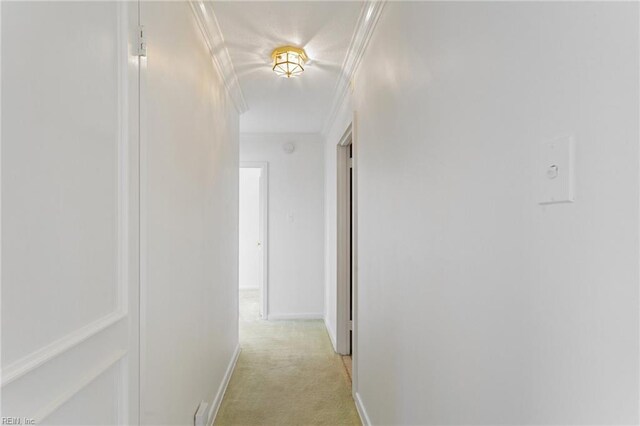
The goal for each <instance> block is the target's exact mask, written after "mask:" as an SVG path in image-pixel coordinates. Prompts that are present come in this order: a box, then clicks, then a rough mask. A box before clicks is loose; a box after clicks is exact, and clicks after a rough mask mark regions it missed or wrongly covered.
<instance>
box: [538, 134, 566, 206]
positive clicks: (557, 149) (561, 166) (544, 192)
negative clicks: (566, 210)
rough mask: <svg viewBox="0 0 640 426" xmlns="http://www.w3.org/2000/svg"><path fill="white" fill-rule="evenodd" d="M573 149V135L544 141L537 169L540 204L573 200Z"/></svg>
mask: <svg viewBox="0 0 640 426" xmlns="http://www.w3.org/2000/svg"><path fill="white" fill-rule="evenodd" d="M573 149H574V141H573V136H561V137H558V138H555V139H552V140H550V141H545V142H544V143H542V145H541V147H540V155H539V160H538V170H537V175H538V181H539V187H540V197H539V203H540V204H555V203H572V202H573V200H574V198H573V192H574V176H573Z"/></svg>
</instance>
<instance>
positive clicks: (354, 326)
mask: <svg viewBox="0 0 640 426" xmlns="http://www.w3.org/2000/svg"><path fill="white" fill-rule="evenodd" d="M357 118H358V117H357V115H356V113H355V111H354V113H353V117H352V119H351V126H350V131H351V154H352V160H353V162H352V169H353V173H352V179H353V182H352V192H351V198H352V202H351V214H352V219H351V224H352V226H353V230H352V232H351V235H352V237H351V238H352V241H353V242H352V246H351V262H352V264H353V268H352V275H351V281H352V283H353V285H352V290H351V299H352V306H351V315H352V317H353V319H352V322H351V360H352V363H353V365H352V372H351V388H352V389H353V391H354V392H357V391H358V364H359V359H360V349H359V346H358V331H359V324H360V323H359V319H358V318H359V316H358V297H359V295H358V289H359V287H360V284H359V273H358V186H359V183H358V158H359V148H358V146H359V144H358V120H357Z"/></svg>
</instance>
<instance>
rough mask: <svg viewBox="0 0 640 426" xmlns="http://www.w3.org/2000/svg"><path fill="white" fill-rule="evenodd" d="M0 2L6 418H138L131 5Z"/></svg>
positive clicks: (129, 421) (42, 420)
mask: <svg viewBox="0 0 640 426" xmlns="http://www.w3.org/2000/svg"><path fill="white" fill-rule="evenodd" d="M1 7H2V10H1V15H2V27H1V28H2V30H1V31H2V32H1V34H2V78H1V84H2V416H4V417H18V418H21V421H22V422H23V424H25V423H27V422H30V421H31V419H33V420H34V421H35V422H36V423H37V424H65V425H71V424H84V425H87V424H135V423H137V422H138V402H137V401H138V381H137V377H138V362H139V356H138V347H137V341H138V336H137V330H138V298H137V295H138V264H139V261H138V254H137V253H138V237H137V236H138V228H137V226H138V225H137V223H138V181H137V176H138V168H137V164H138V157H137V156H138V94H139V91H138V58H137V56H135V55H134V52H133V49H134V47H135V40H136V31H137V25H138V14H137V7H138V5H137V3H124V2H115V1H113V2H2V4H1Z"/></svg>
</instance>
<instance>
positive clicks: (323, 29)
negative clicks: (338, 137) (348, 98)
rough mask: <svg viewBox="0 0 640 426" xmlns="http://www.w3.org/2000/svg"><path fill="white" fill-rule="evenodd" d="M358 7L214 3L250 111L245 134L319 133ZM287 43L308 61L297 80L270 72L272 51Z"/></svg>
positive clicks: (342, 4)
mask: <svg viewBox="0 0 640 426" xmlns="http://www.w3.org/2000/svg"><path fill="white" fill-rule="evenodd" d="M362 4H363V3H362V2H333V1H322V2H305V1H300V2H271V1H260V2H215V3H213V8H214V11H215V14H216V17H217V19H218V24H219V26H220V29H221V31H222V35H223V37H224V40H225V45H226V47H227V50H228V51H229V54H230V56H231V60H232V62H233V65H234V67H235V70H236V74H237V75H238V79H239V81H240V86H241V88H242V92H243V93H244V97H245V99H246V102H247V105H248V106H249V110H248V111H247V112H245V113H244V114H243V115H242V116H241V117H240V131H241V132H246V133H254V132H268V133H286V132H295V133H314V132H320V131H321V130H322V126H323V124H324V121H325V119H326V117H327V115H328V114H329V110H330V108H331V103H332V100H333V94H334V88H335V86H336V83H337V81H338V78H339V77H340V72H341V66H342V63H343V61H344V58H345V55H346V53H347V50H348V48H349V43H350V41H351V37H352V35H353V32H354V28H355V25H356V22H357V20H358V16H359V14H360V10H361V8H362ZM286 44H291V45H295V46H301V47H303V48H304V49H305V50H306V52H307V54H308V55H309V57H310V63H309V64H308V65H307V66H306V67H305V72H304V73H303V74H302V75H301V76H299V77H296V78H290V79H286V78H282V77H277V76H276V75H275V73H274V72H273V71H271V52H272V50H273V49H274V48H276V47H278V46H281V45H286Z"/></svg>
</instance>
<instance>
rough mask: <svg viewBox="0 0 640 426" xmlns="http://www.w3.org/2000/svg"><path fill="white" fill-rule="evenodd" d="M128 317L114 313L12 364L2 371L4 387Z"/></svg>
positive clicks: (120, 313) (123, 313) (124, 313)
mask: <svg viewBox="0 0 640 426" xmlns="http://www.w3.org/2000/svg"><path fill="white" fill-rule="evenodd" d="M126 316H127V314H126V312H120V311H116V312H112V313H110V314H109V315H106V316H104V317H102V318H100V319H98V320H96V321H94V322H92V323H91V324H87V325H85V326H84V327H82V328H80V329H78V330H76V331H74V332H73V333H69V334H67V335H66V336H64V337H62V338H60V339H58V340H56V341H54V342H52V343H50V344H48V345H47V346H45V347H43V348H40V349H38V350H36V351H34V352H31V353H30V354H29V355H27V356H24V357H22V358H20V359H19V360H17V361H15V362H13V363H11V364H10V365H9V366H7V367H6V368H4V369H3V370H2V387H4V386H6V385H8V384H9V383H11V382H13V381H14V380H16V379H18V378H20V377H22V376H24V375H25V374H27V373H29V372H31V371H33V370H35V369H36V368H38V367H40V366H41V365H43V364H45V363H47V362H49V361H51V360H52V359H53V358H55V357H57V356H58V355H60V354H62V353H64V352H66V351H68V350H69V349H71V348H73V347H74V346H77V345H79V344H80V343H82V342H84V341H85V340H87V339H89V338H90V337H92V336H95V335H96V334H98V333H100V332H101V331H102V330H104V329H106V328H107V327H110V326H112V325H114V324H115V323H117V322H118V321H120V320H121V319H123V318H125V317H126Z"/></svg>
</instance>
